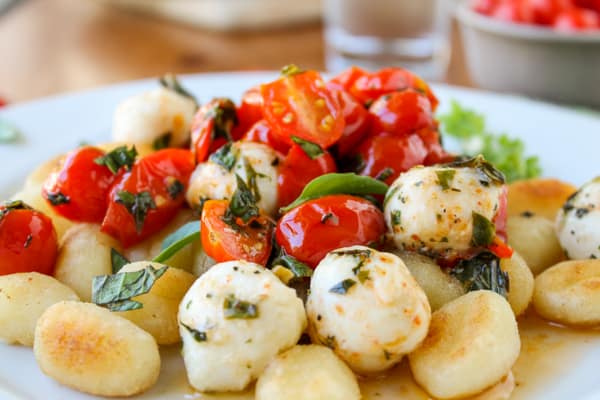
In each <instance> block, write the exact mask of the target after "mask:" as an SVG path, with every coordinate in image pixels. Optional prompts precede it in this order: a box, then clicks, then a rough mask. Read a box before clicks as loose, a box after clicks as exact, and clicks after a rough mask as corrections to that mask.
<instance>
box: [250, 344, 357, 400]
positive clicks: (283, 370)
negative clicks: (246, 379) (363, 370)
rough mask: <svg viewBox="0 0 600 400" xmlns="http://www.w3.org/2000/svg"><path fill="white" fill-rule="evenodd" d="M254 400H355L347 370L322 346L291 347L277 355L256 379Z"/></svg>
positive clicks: (353, 378) (354, 388) (354, 383)
mask: <svg viewBox="0 0 600 400" xmlns="http://www.w3.org/2000/svg"><path fill="white" fill-rule="evenodd" d="M255 396H256V400H275V399H303V400H323V399H327V400H359V399H360V398H361V395H360V389H359V387H358V382H357V381H356V376H354V374H353V373H352V371H351V370H350V368H348V366H347V365H346V364H344V363H343V362H342V360H340V359H339V358H337V356H336V355H335V354H334V352H333V351H331V349H329V348H327V347H325V346H317V345H308V346H294V347H292V348H291V349H289V350H287V351H285V352H283V353H281V354H280V355H278V356H277V357H276V358H275V359H274V360H273V361H272V362H271V363H270V364H269V366H268V367H267V369H266V370H265V372H263V374H262V375H261V376H260V377H259V378H258V382H257V383H256V394H255Z"/></svg>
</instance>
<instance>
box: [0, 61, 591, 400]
mask: <svg viewBox="0 0 600 400" xmlns="http://www.w3.org/2000/svg"><path fill="white" fill-rule="evenodd" d="M275 76H276V73H244V74H239V73H232V74H210V75H195V76H184V77H182V81H183V83H184V85H185V86H186V87H188V88H189V89H191V91H192V92H193V93H195V94H197V95H198V97H199V99H200V100H201V101H206V100H208V99H210V98H211V97H213V96H230V97H233V98H236V99H237V98H239V97H240V94H241V92H242V91H243V90H244V89H246V88H249V87H250V86H252V85H254V84H257V83H260V82H264V81H267V80H269V79H272V78H273V77H275ZM155 85H156V82H155V81H154V80H144V81H138V82H133V83H127V84H121V85H115V86H110V87H106V88H102V89H98V90H94V91H89V92H84V93H76V94H70V95H66V96H59V97H53V98H47V99H43V100H39V101H34V102H31V103H27V104H22V105H17V106H14V107H9V108H6V109H3V110H1V111H0V118H2V119H5V120H8V121H10V122H12V123H14V124H15V125H16V126H17V127H18V128H19V129H20V130H21V131H22V132H23V134H24V137H25V139H24V141H23V142H22V143H20V144H16V145H0V160H2V161H1V162H2V166H3V168H2V174H0V198H7V197H8V196H10V195H11V194H12V193H14V192H15V191H16V190H17V189H18V188H19V186H20V185H21V184H22V182H23V179H24V178H25V176H26V175H27V173H28V172H29V171H31V170H32V169H33V168H35V167H36V166H37V165H38V164H39V163H40V162H42V161H43V160H46V159H48V158H49V157H51V156H53V155H56V154H59V153H61V152H65V151H67V150H70V149H72V148H73V147H75V146H77V145H78V144H79V143H80V142H82V141H87V142H106V141H109V140H110V134H109V132H110V127H111V118H112V113H113V111H114V108H115V106H116V104H117V103H118V102H119V101H120V100H122V99H124V98H125V97H127V96H130V95H133V94H136V93H139V92H141V91H144V90H147V89H150V88H152V87H155ZM435 91H436V94H437V95H438V96H439V98H440V100H441V104H442V106H441V110H442V111H443V110H445V109H446V108H447V107H448V105H449V102H450V100H451V99H457V100H459V101H460V102H461V103H462V104H463V105H465V106H467V107H471V108H475V109H477V110H479V111H481V112H482V113H484V114H485V115H486V116H487V121H488V122H489V125H490V126H491V127H492V128H493V129H494V130H496V131H500V132H508V133H510V134H511V135H514V136H519V137H521V138H522V139H523V140H524V142H525V143H526V145H527V150H528V152H529V153H531V154H536V155H539V157H540V160H541V163H542V166H543V169H544V174H545V175H547V176H554V177H558V178H560V179H563V180H567V181H570V182H573V183H575V184H577V185H580V184H582V183H584V182H585V181H587V180H589V179H591V178H592V177H594V176H595V175H596V174H600V162H599V161H598V158H599V149H600V118H599V117H598V116H596V115H592V114H587V113H582V112H579V111H573V110H568V109H565V108H561V107H557V106H553V105H548V104H543V103H539V102H534V101H531V100H527V99H523V98H518V97H512V96H505V95H504V96H501V95H495V94H490V93H484V92H479V91H473V90H466V89H459V88H454V87H450V86H445V85H436V86H435ZM599 336H600V334H599ZM167 353H169V354H168V356H167V357H166V362H164V363H163V373H162V374H161V382H159V384H158V385H157V386H155V387H154V388H153V389H152V390H151V391H150V392H148V393H147V394H146V395H145V396H144V398H157V399H158V398H198V397H197V396H196V395H186V396H184V395H183V393H182V392H181V385H179V386H177V385H175V386H173V382H178V383H181V382H184V381H185V375H184V371H183V366H182V363H181V361H180V359H179V357H178V356H177V353H178V350H177V349H169V350H167ZM599 369H600V346H597V345H596V346H590V347H589V348H588V349H587V350H586V354H585V355H582V357H581V358H579V359H578V362H577V364H576V365H572V366H570V368H568V369H566V370H565V373H563V374H561V376H560V379H556V380H553V381H550V382H547V383H546V384H545V385H544V387H542V388H540V390H538V391H537V392H535V395H534V396H533V398H540V399H542V398H543V399H544V400H552V399H557V400H558V399H567V398H568V399H576V398H586V399H593V398H599V397H600V396H598V394H595V393H600V381H599V380H598V378H597V371H598V370H599ZM174 387H177V388H179V389H178V390H176V392H178V393H172V392H170V391H169V390H170V388H174ZM198 396H199V395H198ZM38 398H44V399H48V400H51V399H56V400H59V399H60V400H64V399H82V398H91V397H89V396H85V395H83V394H81V393H77V392H74V391H71V390H69V389H67V388H64V387H62V386H60V385H58V384H56V383H55V382H53V381H52V380H50V379H49V378H47V377H46V376H44V375H43V374H42V373H41V372H40V371H39V369H38V367H37V365H36V363H35V360H34V358H33V354H32V353H31V350H30V349H28V348H22V347H17V346H5V345H0V399H7V400H9V399H11V400H12V399H38ZM200 398H202V397H200Z"/></svg>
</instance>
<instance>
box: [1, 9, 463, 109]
mask: <svg viewBox="0 0 600 400" xmlns="http://www.w3.org/2000/svg"><path fill="white" fill-rule="evenodd" d="M452 41H453V57H452V62H451V66H450V70H449V73H448V78H447V81H448V82H449V83H452V84H458V85H469V83H470V82H469V79H468V75H467V73H466V71H465V68H464V62H463V53H462V48H461V46H460V41H459V38H458V36H457V32H456V27H455V29H454V32H453V40H452ZM291 62H294V63H296V64H299V65H302V66H304V67H306V68H317V69H324V56H323V35H322V28H321V25H320V24H319V23H312V24H308V25H302V26H295V27H293V28H290V29H287V30H272V31H263V32H239V33H215V32H210V31H206V30H201V29H198V28H193V27H189V26H185V25H181V24H176V23H174V22H170V21H165V20H161V19H157V18H149V17H147V16H142V15H138V14H134V13H130V12H126V11H123V10H121V9H119V8H115V7H111V6H109V5H106V4H104V3H102V2H96V1H91V0H27V1H21V2H20V3H17V4H16V5H15V6H13V7H12V8H10V9H9V10H8V11H7V12H6V13H4V14H2V15H0V97H5V98H7V99H8V100H9V101H12V102H15V101H24V100H29V99H33V98H36V97H40V96H46V95H51V94H55V93H60V92H68V91H73V90H81V89H87V88H92V87H95V86H100V85H105V84H109V83H114V82H119V81H124V80H130V79H139V78H144V77H153V76H158V75H162V74H163V73H165V72H174V73H192V72H210V71H233V70H261V69H262V70H265V69H279V68H280V67H281V66H283V65H285V64H289V63H291Z"/></svg>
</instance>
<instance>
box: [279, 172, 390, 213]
mask: <svg viewBox="0 0 600 400" xmlns="http://www.w3.org/2000/svg"><path fill="white" fill-rule="evenodd" d="M387 190H388V185H386V184H385V183H383V182H381V181H378V180H376V179H373V178H371V177H369V176H361V175H356V174H354V173H351V172H349V173H343V174H340V173H334V174H325V175H321V176H319V177H318V178H315V179H313V180H312V181H310V182H309V183H308V185H306V186H305V187H304V190H303V191H302V193H301V194H300V196H299V197H298V198H297V199H296V200H294V201H293V202H292V203H291V204H289V205H288V206H286V207H283V208H281V210H280V211H281V212H284V213H285V212H288V211H289V210H291V209H293V208H295V207H298V206H299V205H300V204H302V203H304V202H306V201H308V200H312V199H316V198H318V197H322V196H326V195H330V194H354V195H361V194H363V195H364V194H381V195H383V194H385V193H386V192H387Z"/></svg>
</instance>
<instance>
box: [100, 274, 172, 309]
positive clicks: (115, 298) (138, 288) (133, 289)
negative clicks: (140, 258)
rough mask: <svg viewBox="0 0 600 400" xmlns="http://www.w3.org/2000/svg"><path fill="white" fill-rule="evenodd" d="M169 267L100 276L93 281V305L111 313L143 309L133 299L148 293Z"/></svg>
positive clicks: (140, 304) (141, 305)
mask: <svg viewBox="0 0 600 400" xmlns="http://www.w3.org/2000/svg"><path fill="white" fill-rule="evenodd" d="M167 268H168V267H166V266H164V267H161V268H156V269H155V268H154V267H153V266H152V265H148V266H147V267H146V268H144V269H141V270H139V271H133V272H119V273H117V274H114V275H100V276H96V277H94V280H93V281H92V303H95V304H97V305H99V306H103V307H106V308H108V309H109V310H110V311H129V310H137V309H140V308H142V307H143V304H142V303H140V302H139V301H135V300H132V298H133V297H136V296H140V295H142V294H145V293H148V292H149V291H150V289H152V286H154V283H155V282H156V280H158V279H159V278H160V277H161V276H162V275H163V274H164V273H165V271H166V270H167Z"/></svg>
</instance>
